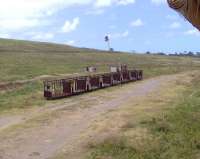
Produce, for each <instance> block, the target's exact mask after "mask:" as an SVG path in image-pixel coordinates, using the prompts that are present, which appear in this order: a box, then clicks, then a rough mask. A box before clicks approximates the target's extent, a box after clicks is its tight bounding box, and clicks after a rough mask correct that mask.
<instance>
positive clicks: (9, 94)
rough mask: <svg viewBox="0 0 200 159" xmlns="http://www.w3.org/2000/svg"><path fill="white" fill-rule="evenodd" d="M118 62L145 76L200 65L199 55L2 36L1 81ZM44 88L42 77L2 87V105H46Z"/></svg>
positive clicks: (105, 67) (102, 67) (102, 68)
mask: <svg viewBox="0 0 200 159" xmlns="http://www.w3.org/2000/svg"><path fill="white" fill-rule="evenodd" d="M116 64H127V65H128V66H129V67H130V68H139V69H143V70H144V74H145V77H152V76H157V75H161V74H170V73H176V72H180V71H186V70H194V69H199V68H200V60H199V59H198V58H190V57H168V56H157V55H141V54H129V53H119V52H118V53H110V52H104V51H99V50H95V49H86V48H76V47H71V46H68V45H60V44H53V43H40V42H31V41H19V40H10V39H8V40H6V39H0V83H5V82H15V81H16V80H27V79H32V78H35V77H38V76H43V75H54V76H57V75H62V74H73V73H83V72H84V68H85V67H86V66H89V65H93V66H96V67H97V69H98V71H109V66H110V65H116ZM2 88H3V87H2ZM2 88H1V87H0V89H2ZM42 90H43V87H42V81H33V82H29V83H27V84H24V85H22V86H19V87H17V86H16V88H15V89H12V90H6V91H5V90H4V91H2V90H1V91H0V109H8V108H25V107H28V106H38V105H43V104H44V103H45V102H46V101H45V100H43V97H42Z"/></svg>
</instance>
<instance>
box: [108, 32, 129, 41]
mask: <svg viewBox="0 0 200 159" xmlns="http://www.w3.org/2000/svg"><path fill="white" fill-rule="evenodd" d="M109 36H110V37H111V38H113V39H117V38H125V37H127V36H129V31H128V30H126V31H125V32H122V33H114V34H111V35H109Z"/></svg>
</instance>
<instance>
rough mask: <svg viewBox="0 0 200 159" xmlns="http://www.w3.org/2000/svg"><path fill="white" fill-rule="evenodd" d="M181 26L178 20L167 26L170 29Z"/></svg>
mask: <svg viewBox="0 0 200 159" xmlns="http://www.w3.org/2000/svg"><path fill="white" fill-rule="evenodd" d="M180 27H181V24H180V23H179V22H173V23H172V24H170V26H169V28H170V29H178V28H180Z"/></svg>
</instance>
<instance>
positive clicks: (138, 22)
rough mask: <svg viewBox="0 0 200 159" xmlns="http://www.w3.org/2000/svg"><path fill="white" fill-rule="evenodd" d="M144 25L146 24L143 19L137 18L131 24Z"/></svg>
mask: <svg viewBox="0 0 200 159" xmlns="http://www.w3.org/2000/svg"><path fill="white" fill-rule="evenodd" d="M143 25H144V23H143V21H142V20H141V19H137V20H135V21H133V22H131V26H133V27H139V26H143Z"/></svg>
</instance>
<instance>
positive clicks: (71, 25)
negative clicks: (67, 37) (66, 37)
mask: <svg viewBox="0 0 200 159" xmlns="http://www.w3.org/2000/svg"><path fill="white" fill-rule="evenodd" d="M79 24H80V20H79V18H78V17H76V18H74V19H73V20H72V21H69V20H67V21H66V22H65V24H64V26H63V27H62V32H64V33H69V32H72V31H74V30H76V28H77V27H78V25H79Z"/></svg>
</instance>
